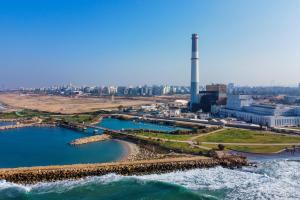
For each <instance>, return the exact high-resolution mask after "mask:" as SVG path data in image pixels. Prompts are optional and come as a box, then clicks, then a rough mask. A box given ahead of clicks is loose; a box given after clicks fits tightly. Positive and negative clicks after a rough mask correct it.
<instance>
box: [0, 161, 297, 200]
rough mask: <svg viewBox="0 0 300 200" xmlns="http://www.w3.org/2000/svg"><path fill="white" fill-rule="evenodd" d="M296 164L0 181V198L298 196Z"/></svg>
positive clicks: (267, 163) (251, 197)
mask: <svg viewBox="0 0 300 200" xmlns="http://www.w3.org/2000/svg"><path fill="white" fill-rule="evenodd" d="M299 168H300V163H299V161H289V160H280V161H269V162H264V163H260V164H259V165H258V167H257V168H254V167H244V168H242V169H238V170H231V169H227V168H222V167H215V168H209V169H193V170H188V171H176V172H172V173H166V174H151V175H143V176H121V175H116V174H108V175H105V176H98V177H87V178H83V179H79V180H66V181H57V182H51V183H38V184H34V185H18V184H13V183H9V182H6V181H0V199H9V198H11V199H13V198H14V197H16V196H18V197H20V196H22V195H29V196H32V197H42V196H43V195H44V196H45V195H46V196H47V195H50V196H55V197H60V198H63V197H66V196H64V195H71V194H73V193H78V192H79V191H81V192H84V193H89V195H95V197H96V196H97V197H99V196H101V197H107V198H109V197H112V196H114V195H121V194H127V195H128V194H130V195H133V193H134V192H138V191H140V190H141V189H142V190H141V191H143V193H144V195H147V194H148V193H147V191H148V190H151V191H152V193H149V194H148V195H155V194H156V193H155V191H157V192H159V191H160V192H162V191H161V190H163V191H176V192H177V193H176V192H175V193H174V194H177V195H179V196H180V194H185V195H190V198H191V199H233V200H234V199H300V170H299ZM130 195H129V196H130ZM160 195H162V194H160ZM168 195H172V194H171V193H168ZM4 197H6V198H4ZM131 197H132V196H131ZM20 199H21V198H20ZM32 199H35V198H32ZM36 199H38V198H36ZM74 199H75V198H74ZM90 199H93V198H92V197H91V198H90ZM95 199H96V198H95ZM102 199H105V198H102ZM132 199H135V198H132ZM152 199H153V198H152ZM166 199H168V198H166ZM175 199H176V198H175Z"/></svg>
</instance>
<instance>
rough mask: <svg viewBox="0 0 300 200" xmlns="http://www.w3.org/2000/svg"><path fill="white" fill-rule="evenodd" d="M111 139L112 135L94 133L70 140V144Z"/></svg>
mask: <svg viewBox="0 0 300 200" xmlns="http://www.w3.org/2000/svg"><path fill="white" fill-rule="evenodd" d="M108 139H110V135H107V134H102V135H94V136H90V137H83V138H79V139H76V140H73V141H72V142H70V145H81V144H88V143H93V142H99V141H104V140H108Z"/></svg>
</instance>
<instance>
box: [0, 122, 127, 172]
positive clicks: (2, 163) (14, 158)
mask: <svg viewBox="0 0 300 200" xmlns="http://www.w3.org/2000/svg"><path fill="white" fill-rule="evenodd" d="M83 136H86V135H85V134H84V133H81V132H76V131H73V130H69V129H64V128H38V127H30V128H21V129H11V130H6V131H1V132H0V158H1V159H0V167H21V166H42V165H61V164H74V163H95V162H108V161H115V160H117V159H119V158H121V157H122V156H123V153H124V147H123V146H122V144H120V143H119V142H117V141H114V140H109V141H103V142H101V143H93V144H88V145H81V146H76V147H74V146H70V145H69V144H68V143H69V142H71V141H72V140H74V139H77V138H80V137H83Z"/></svg>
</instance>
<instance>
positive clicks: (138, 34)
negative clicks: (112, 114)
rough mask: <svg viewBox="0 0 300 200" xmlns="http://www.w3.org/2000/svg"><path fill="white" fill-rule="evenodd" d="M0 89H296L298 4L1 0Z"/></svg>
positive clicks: (276, 0)
mask: <svg viewBox="0 0 300 200" xmlns="http://www.w3.org/2000/svg"><path fill="white" fill-rule="evenodd" d="M0 26H1V27H0V87H1V85H2V86H3V85H5V86H6V87H18V86H25V87H40V86H49V85H53V84H65V83H68V82H72V83H74V84H78V85H109V84H118V85H137V84H175V85H189V80H190V49H191V44H190V43H191V39H190V35H191V33H194V32H196V33H198V34H199V35H200V67H201V68H200V69H201V70H200V72H201V75H200V77H201V84H206V83H212V82H214V83H229V82H234V83H236V84H239V85H296V84H297V83H298V82H300V76H299V75H300V38H299V37H300V1H299V0H226V1H225V0H218V1H217V0H202V1H201V0H126V1H125V0H123V1H118V0H105V1H104V0H103V1H101V0H94V1H93V0H42V1H41V0H36V1H33V0H26V1H24V0H22V1H21V0H20V1H16V0H1V1H0Z"/></svg>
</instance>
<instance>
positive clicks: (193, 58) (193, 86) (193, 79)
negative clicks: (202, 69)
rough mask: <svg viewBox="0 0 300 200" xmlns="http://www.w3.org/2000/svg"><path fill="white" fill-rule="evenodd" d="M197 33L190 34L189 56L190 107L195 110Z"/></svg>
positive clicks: (197, 90)
mask: <svg viewBox="0 0 300 200" xmlns="http://www.w3.org/2000/svg"><path fill="white" fill-rule="evenodd" d="M198 38H199V37H198V34H196V33H194V34H192V56H191V99H190V109H191V110H194V111H196V110H197V109H198V108H199V53H198Z"/></svg>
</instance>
